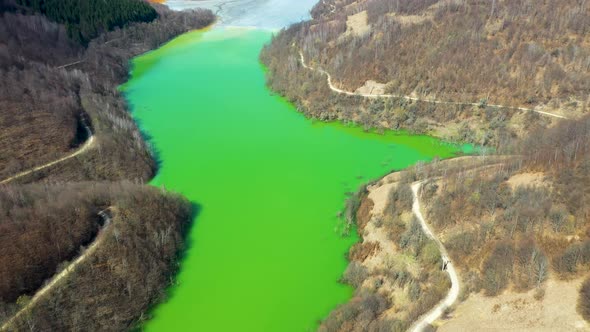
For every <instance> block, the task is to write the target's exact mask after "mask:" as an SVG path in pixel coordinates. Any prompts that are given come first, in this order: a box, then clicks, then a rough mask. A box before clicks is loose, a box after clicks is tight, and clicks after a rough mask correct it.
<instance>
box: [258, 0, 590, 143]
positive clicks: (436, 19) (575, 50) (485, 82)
mask: <svg viewBox="0 0 590 332" xmlns="http://www.w3.org/2000/svg"><path fill="white" fill-rule="evenodd" d="M492 7H493V8H492ZM333 8H336V10H335V11H334V12H333V13H332V9H333ZM363 11H367V13H368V16H367V17H368V18H367V24H368V25H369V26H370V32H368V33H364V34H361V35H355V34H347V33H346V29H347V27H346V26H347V25H346V21H347V19H349V18H350V17H351V16H352V15H355V14H357V13H359V12H363ZM312 14H313V19H312V20H311V21H308V22H303V23H300V24H296V25H293V26H291V27H289V28H288V29H285V30H283V31H282V32H281V33H279V34H278V35H277V36H276V37H275V38H274V39H273V41H272V43H271V44H270V45H268V46H267V47H265V49H264V50H263V53H262V55H261V59H262V61H263V62H264V63H265V64H266V65H267V66H268V67H269V76H268V83H269V85H270V86H271V87H272V88H273V89H274V90H276V91H278V92H279V93H281V94H283V95H284V96H286V97H287V98H288V99H289V100H291V101H293V102H294V103H295V104H296V106H297V107H298V109H299V110H301V111H302V112H304V113H305V114H306V115H309V116H312V117H315V118H318V119H322V120H334V119H339V120H343V121H354V122H356V123H359V124H361V125H362V126H364V127H367V128H371V127H377V128H390V129H399V128H405V129H410V130H411V131H413V132H417V133H424V132H428V133H432V134H435V135H437V136H442V137H445V138H448V139H451V140H455V141H457V140H459V141H469V142H475V143H478V144H485V145H493V146H500V145H502V144H504V142H505V141H506V140H507V139H509V138H511V137H515V136H518V137H523V136H525V134H526V133H528V132H530V131H532V130H534V129H535V128H536V127H537V126H547V125H548V124H549V123H547V121H548V119H541V118H539V116H538V115H535V114H527V113H524V112H522V111H517V110H511V109H497V108H495V107H489V106H488V105H491V104H501V105H506V106H522V107H528V108H534V107H537V106H540V107H545V108H548V109H553V108H559V109H560V110H559V111H558V112H562V113H566V112H567V114H568V115H570V116H571V115H575V114H579V113H580V112H585V111H586V110H587V106H588V103H590V100H588V95H589V92H590V86H588V82H590V77H589V76H588V74H587V73H588V72H589V68H588V64H589V63H590V62H589V60H588V59H590V47H589V46H588V45H590V40H589V39H588V34H587V29H588V28H587V27H588V26H590V5H588V4H587V3H584V2H579V1H576V0H568V1H560V2H559V3H554V2H550V1H542V2H535V4H534V5H533V4H529V3H527V2H526V1H523V0H510V1H508V0H505V1H494V2H491V1H489V2H481V1H471V0H470V1H443V0H439V1H436V0H428V1H415V0H400V1H395V2H392V1H389V0H345V1H337V0H330V1H322V2H320V3H319V4H318V5H317V6H316V7H315V8H314V10H313V11H312ZM408 17H409V18H413V19H403V18H408ZM417 18H420V19H417ZM408 22H417V23H411V24H408ZM299 51H302V52H303V53H304V55H305V58H306V61H307V62H308V63H310V64H312V65H313V66H314V67H316V68H323V69H325V70H327V71H328V72H330V73H331V75H332V78H333V83H334V84H336V85H337V86H339V87H341V88H343V89H345V90H348V91H355V90H357V88H359V87H361V86H363V85H365V83H366V82H367V81H369V80H373V81H377V82H381V83H386V91H387V92H389V93H393V94H396V95H406V96H409V95H411V96H415V97H418V98H424V99H438V100H445V101H459V102H469V103H479V106H478V107H475V106H459V105H434V104H431V103H429V102H409V101H407V100H405V99H399V100H398V99H395V98H388V99H387V100H379V99H371V100H367V98H362V97H356V96H342V95H338V94H335V93H334V92H332V91H331V90H330V89H329V88H328V86H327V84H326V78H325V76H324V75H321V74H320V73H317V72H312V71H309V70H306V69H305V68H303V66H302V65H301V64H300V63H299V56H298V52H299ZM285 69H288V70H285Z"/></svg>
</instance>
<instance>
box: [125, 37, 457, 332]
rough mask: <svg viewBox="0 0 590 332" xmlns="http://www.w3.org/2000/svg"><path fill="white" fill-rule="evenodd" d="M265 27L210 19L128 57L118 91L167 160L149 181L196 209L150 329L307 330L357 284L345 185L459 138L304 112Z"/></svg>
mask: <svg viewBox="0 0 590 332" xmlns="http://www.w3.org/2000/svg"><path fill="white" fill-rule="evenodd" d="M270 37H271V32H270V31H268V30H263V29H252V28H250V29H245V28H231V27H224V26H218V27H215V28H213V29H211V30H207V31H196V32H192V33H188V34H185V35H183V36H181V37H179V38H177V39H175V40H173V41H172V42H170V43H168V44H167V45H165V46H164V47H162V48H160V49H158V50H156V51H153V52H150V53H147V54H145V55H143V56H140V57H138V58H136V59H135V60H134V61H133V64H134V66H133V71H132V77H131V80H130V81H129V82H128V84H126V86H125V93H126V95H127V98H128V100H129V103H130V105H131V107H132V110H133V114H134V117H135V118H136V119H137V121H138V123H139V124H140V126H141V128H142V130H143V131H144V132H146V133H147V134H148V135H149V136H150V142H151V144H153V146H154V148H155V150H157V152H158V156H159V158H160V160H161V168H160V170H159V173H158V175H157V177H156V178H155V179H154V180H153V182H152V184H153V185H155V186H163V187H165V188H166V189H168V190H172V191H175V192H179V193H181V194H183V195H185V196H186V197H188V198H189V199H190V200H191V201H193V202H195V203H196V204H198V206H199V211H198V214H197V216H196V217H195V220H194V223H193V225H192V227H191V229H190V232H189V234H188V239H187V242H188V250H187V253H186V255H185V256H184V258H183V259H182V261H181V268H180V272H179V274H178V275H177V283H176V284H175V286H173V287H171V289H169V290H168V294H169V297H168V299H167V300H166V301H165V302H164V303H162V304H160V305H158V306H157V307H156V308H155V309H154V310H153V311H152V316H153V318H152V319H151V320H149V321H148V322H147V323H146V326H145V328H146V329H147V330H148V331H282V332H287V331H297V332H300V331H309V330H313V329H315V328H317V326H318V322H319V321H320V320H321V319H322V318H324V317H326V316H327V315H328V313H329V312H330V311H331V310H333V309H334V308H335V307H336V306H337V305H338V304H341V303H344V302H346V301H347V300H348V299H349V298H350V297H351V295H352V293H353V290H352V289H351V288H350V287H348V286H345V285H343V284H341V283H339V282H338V280H339V279H340V277H341V276H342V273H343V272H344V270H345V268H346V265H347V260H346V258H345V257H346V254H347V252H348V249H349V248H350V246H351V245H352V244H353V243H354V242H355V241H357V240H358V239H357V238H356V237H355V236H354V235H350V236H348V237H345V236H342V235H341V232H342V227H343V222H342V220H341V219H340V218H339V217H338V213H339V211H341V210H342V209H343V207H344V202H345V200H346V197H347V193H349V192H353V191H356V190H357V188H358V187H359V185H360V184H362V183H364V182H367V181H368V180H370V179H374V178H376V177H379V176H381V175H384V174H385V173H387V172H389V171H391V170H392V169H401V168H404V167H407V166H409V165H412V164H414V163H416V162H417V161H420V160H429V159H431V158H433V157H434V156H439V157H441V158H444V157H449V156H451V155H452V154H453V153H454V152H455V151H457V148H456V147H453V146H451V145H448V144H444V143H441V142H439V141H437V140H436V139H433V138H430V137H426V136H412V135H408V134H405V133H401V132H387V133H385V134H376V133H366V132H364V131H363V130H362V129H360V128H358V127H354V126H347V125H343V124H339V123H322V122H318V121H312V120H309V119H306V118H305V117H304V116H303V115H301V114H300V113H298V112H297V111H296V110H295V108H294V107H293V105H291V104H289V103H288V102H286V101H285V100H284V99H283V98H281V97H279V96H277V95H275V94H273V93H272V92H271V91H269V89H268V88H267V87H266V86H265V76H264V75H265V74H264V68H263V67H262V66H261V64H260V63H259V60H258V55H259V52H260V50H261V48H262V46H263V45H264V44H265V43H267V42H269V40H270Z"/></svg>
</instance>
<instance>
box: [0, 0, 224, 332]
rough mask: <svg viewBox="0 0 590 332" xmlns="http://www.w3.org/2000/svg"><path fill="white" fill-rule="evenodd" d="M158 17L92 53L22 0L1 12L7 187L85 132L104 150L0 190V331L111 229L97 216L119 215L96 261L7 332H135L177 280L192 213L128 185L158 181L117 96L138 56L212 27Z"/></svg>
mask: <svg viewBox="0 0 590 332" xmlns="http://www.w3.org/2000/svg"><path fill="white" fill-rule="evenodd" d="M133 1H135V0H130V1H128V3H131V2H133ZM18 3H20V4H24V3H28V2H26V1H25V2H22V1H21V2H18ZM105 3H106V2H105ZM70 4H71V3H70ZM129 8H132V7H129ZM154 8H155V9H156V11H157V13H158V18H157V19H155V20H153V21H151V22H149V23H133V24H126V23H125V24H122V25H121V26H125V28H124V29H118V28H116V29H115V30H114V31H111V32H105V33H102V34H100V35H99V36H98V37H97V38H96V39H94V40H91V41H90V42H89V43H88V44H87V45H86V43H84V44H79V43H76V42H74V41H72V40H71V39H70V38H69V37H68V31H67V30H66V28H65V27H64V26H62V25H59V24H56V23H53V22H50V21H49V20H48V19H47V18H45V17H44V16H40V15H38V14H33V13H32V12H31V11H30V10H29V9H27V8H25V7H22V6H21V5H17V2H16V1H13V0H6V1H2V2H0V40H2V42H1V43H0V77H2V78H3V79H2V80H1V82H0V108H1V109H2V112H0V180H3V179H5V178H7V177H9V176H11V175H14V174H15V173H17V172H19V171H22V170H25V169H30V168H32V167H34V166H39V165H42V164H45V163H47V162H49V161H52V160H55V159H59V158H61V157H63V156H65V155H67V154H68V153H70V152H71V150H72V149H76V148H77V147H78V146H79V145H80V144H82V142H83V141H85V140H86V139H88V132H87V130H86V126H88V127H90V129H91V131H92V133H93V135H94V136H95V142H96V144H94V145H93V147H92V149H90V150H88V151H87V152H85V153H83V154H81V155H79V156H77V157H76V158H72V159H68V160H67V161H64V162H62V163H58V164H56V165H53V166H51V167H49V168H46V169H43V170H42V171H38V172H34V173H33V174H30V175H27V176H25V177H22V178H19V179H18V181H13V182H14V183H12V184H9V185H8V186H6V185H3V186H0V250H2V252H3V255H2V256H1V257H0V322H2V321H4V320H5V319H8V318H10V317H11V316H12V315H13V314H14V313H15V312H16V311H18V310H19V309H20V308H22V307H23V306H26V305H27V303H28V301H29V299H30V297H31V296H32V295H34V294H35V293H36V291H37V290H38V289H39V288H40V287H41V286H42V284H43V283H44V282H46V281H47V280H48V278H49V277H51V276H52V275H54V274H55V273H56V272H58V271H59V270H61V269H63V268H64V267H65V266H67V265H68V260H71V259H73V258H75V257H76V256H77V255H78V254H79V253H80V252H81V251H82V250H83V247H84V246H86V245H88V244H89V243H91V242H93V241H94V240H95V238H96V235H97V234H98V232H99V229H101V226H102V223H103V222H105V218H104V216H103V217H101V216H99V214H98V212H99V211H102V210H104V209H107V208H113V209H114V208H116V211H117V213H116V214H115V215H114V217H113V220H112V222H111V225H110V226H109V227H108V228H105V229H104V230H103V231H104V234H103V235H101V239H104V240H102V241H101V242H100V245H99V246H98V247H97V249H96V251H94V252H92V254H91V257H89V259H86V260H84V261H83V262H82V263H81V264H80V265H79V266H78V268H77V269H75V270H74V272H72V274H71V275H68V276H67V277H66V278H65V279H66V280H64V281H63V282H60V283H58V284H56V286H55V288H51V290H49V291H48V292H47V293H44V295H43V296H42V297H40V298H39V301H38V302H34V304H33V305H32V306H30V307H29V308H27V310H26V311H25V312H23V314H22V315H20V316H18V318H17V319H16V320H15V321H13V324H12V326H11V329H12V328H14V329H15V330H39V331H53V330H55V331H65V330H127V329H130V328H132V327H134V326H136V325H137V324H138V323H140V321H141V320H143V319H146V318H147V316H146V315H145V312H146V310H147V309H148V308H149V306H150V305H152V304H153V303H154V302H156V301H158V300H161V298H162V296H163V294H164V293H163V289H164V288H165V287H166V286H167V285H168V284H169V283H170V281H171V280H172V276H173V273H174V271H175V267H176V265H175V264H176V263H175V262H176V258H177V257H176V256H177V254H178V251H179V249H180V248H181V247H182V245H183V235H184V233H185V230H186V227H187V223H188V221H189V220H190V219H191V210H192V209H191V205H190V203H188V202H186V201H185V200H184V199H183V198H181V197H179V196H176V195H171V194H168V193H165V192H163V191H161V190H159V189H156V188H150V187H144V186H140V185H137V184H131V183H129V182H126V181H128V180H132V181H134V183H140V182H143V181H146V180H148V179H150V178H151V177H152V176H153V174H154V172H155V170H156V161H155V160H154V158H155V157H154V156H153V152H152V151H151V150H150V148H149V146H148V145H147V143H146V142H145V141H144V139H143V135H142V134H141V133H140V132H139V130H138V128H137V125H136V124H135V123H134V122H133V120H132V119H131V117H130V115H129V113H128V111H127V110H128V107H127V104H126V102H125V100H124V98H123V95H122V94H121V93H120V92H119V91H118V86H119V85H120V84H121V83H123V82H124V81H125V80H126V79H127V76H128V70H129V67H128V66H129V60H130V59H131V58H132V57H133V56H136V55H138V54H141V53H143V52H146V51H148V50H150V49H153V48H155V47H158V46H159V45H161V44H162V43H164V42H166V41H168V40H169V39H171V38H173V37H175V36H177V35H179V34H181V33H183V32H186V31H188V30H191V29H196V28H201V27H204V26H206V25H208V24H210V23H212V22H213V20H214V18H215V17H214V15H213V14H212V13H211V12H210V11H201V10H198V11H189V12H173V11H170V10H168V9H167V7H164V6H160V5H154ZM54 9H55V8H53V10H54ZM54 14H55V12H54ZM69 14H71V13H69ZM111 14H112V13H111ZM114 14H115V15H124V13H114ZM119 23H121V22H119ZM119 23H116V24H115V25H118V24H119ZM127 23H128V22H127ZM100 29H102V28H99V30H100ZM101 31H102V30H101ZM40 180H43V182H44V184H42V185H41V184H27V185H23V183H33V182H39V181H40ZM99 180H101V181H102V180H110V181H117V180H126V181H123V182H108V183H105V182H99ZM71 181H84V182H76V183H74V182H71ZM56 182H59V184H56Z"/></svg>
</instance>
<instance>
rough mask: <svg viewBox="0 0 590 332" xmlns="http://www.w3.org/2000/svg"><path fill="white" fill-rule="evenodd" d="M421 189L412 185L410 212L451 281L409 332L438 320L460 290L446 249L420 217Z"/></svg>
mask: <svg viewBox="0 0 590 332" xmlns="http://www.w3.org/2000/svg"><path fill="white" fill-rule="evenodd" d="M421 187H422V182H416V183H414V184H413V185H412V194H413V196H414V203H413V205H412V212H413V213H414V215H415V216H416V218H417V219H418V221H420V226H422V230H423V231H424V233H425V234H426V236H428V237H429V238H431V239H432V240H434V241H435V242H436V245H437V246H438V249H439V250H440V254H441V257H442V260H443V262H448V263H447V266H446V270H445V271H446V272H447V273H448V274H449V278H450V279H451V289H450V290H449V293H448V294H447V297H445V298H444V299H443V300H442V301H441V302H440V303H439V304H437V305H436V306H435V307H434V308H432V309H431V310H430V311H429V312H428V313H426V314H425V315H423V316H422V317H420V319H419V320H418V321H417V322H416V323H414V324H413V325H412V327H411V328H410V331H412V332H421V331H423V330H424V328H425V327H426V326H428V325H430V324H432V323H433V322H434V321H436V320H437V319H439V318H440V317H441V316H442V315H443V313H444V312H445V310H446V309H447V308H449V307H451V306H452V305H453V304H454V303H455V302H456V301H457V298H458V297H459V290H460V286H459V276H458V275H457V271H455V267H454V266H453V264H452V262H451V261H450V259H449V255H448V253H447V249H446V248H445V246H444V245H443V244H442V242H440V240H439V239H438V238H437V237H436V236H435V235H434V233H433V232H432V230H431V229H430V227H429V226H428V224H427V223H426V220H425V219H424V216H423V215H422V211H421V208H420V195H419V193H420V188H421Z"/></svg>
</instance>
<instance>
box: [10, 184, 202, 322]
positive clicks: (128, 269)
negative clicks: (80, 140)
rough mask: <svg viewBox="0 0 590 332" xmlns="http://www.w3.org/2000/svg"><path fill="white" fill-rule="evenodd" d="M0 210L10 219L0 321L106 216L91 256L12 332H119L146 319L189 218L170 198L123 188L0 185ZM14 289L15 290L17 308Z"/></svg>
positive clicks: (185, 205)
mask: <svg viewBox="0 0 590 332" xmlns="http://www.w3.org/2000/svg"><path fill="white" fill-rule="evenodd" d="M55 198H58V199H64V200H60V201H57V202H56V201H54V199H55ZM0 204H1V206H2V207H3V208H6V209H3V210H2V213H3V214H4V212H5V211H6V215H8V216H9V218H6V216H4V215H3V216H2V219H1V220H2V222H1V223H0V228H1V229H2V230H3V231H6V232H7V233H5V232H3V233H2V237H1V238H0V241H1V242H0V247H1V248H2V250H4V253H5V254H4V255H3V256H2V270H0V273H1V274H2V279H1V280H2V284H1V285H0V286H1V287H0V296H1V298H2V300H3V301H4V303H3V302H2V301H0V321H2V320H3V319H6V318H9V317H11V315H12V314H13V313H14V312H15V311H16V310H18V307H19V305H26V303H27V301H29V300H30V296H27V295H28V294H31V293H30V292H26V290H27V287H30V288H31V289H33V285H37V286H39V285H40V284H41V283H42V281H43V278H46V277H48V276H50V275H52V274H53V272H55V271H56V270H60V269H62V268H65V267H66V266H67V261H68V260H70V259H72V258H74V257H75V255H76V254H78V253H79V251H80V250H81V245H86V244H88V243H89V242H90V241H91V240H92V238H93V235H95V234H96V232H97V230H98V229H99V227H101V226H102V225H101V223H102V222H103V221H104V220H101V218H100V217H99V216H98V215H97V213H98V212H99V211H100V210H102V209H104V208H108V207H110V208H111V210H112V212H111V214H112V220H111V222H110V225H109V226H107V227H104V229H103V231H104V232H105V234H104V235H103V237H104V240H103V241H102V243H101V244H100V246H99V247H98V249H97V251H96V252H94V253H93V254H92V255H91V256H90V257H89V258H88V259H86V260H85V261H84V262H83V263H82V264H81V265H80V266H78V268H77V269H76V270H74V272H72V274H71V275H70V276H69V277H68V279H67V281H66V282H62V283H60V284H58V285H57V286H56V288H55V289H53V290H52V292H51V294H48V295H46V296H44V297H43V298H42V299H41V300H40V301H39V302H38V303H37V304H36V305H35V306H33V307H32V309H31V310H30V312H28V313H26V314H24V315H21V316H19V318H18V319H17V320H16V322H14V323H13V327H14V328H15V330H19V331H20V330H34V331H64V330H92V331H99V330H100V331H103V330H116V331H122V330H128V329H130V328H132V327H135V326H136V325H137V324H139V323H141V321H142V320H143V319H147V318H148V316H147V315H145V312H146V310H147V309H148V308H149V306H150V305H151V304H153V303H154V302H156V301H161V300H163V299H164V297H165V292H164V288H165V287H166V286H168V285H169V284H170V282H171V280H173V276H174V273H175V271H176V269H177V265H176V260H177V258H178V255H179V252H180V251H181V249H182V248H183V243H184V235H185V234H186V231H187V227H189V225H190V221H191V218H192V210H193V208H192V207H191V204H190V203H189V202H187V201H186V200H184V199H183V198H181V197H179V196H176V195H172V194H167V193H163V192H162V191H161V190H160V189H157V188H152V187H147V186H141V185H136V184H132V183H130V182H120V183H91V182H82V183H75V184H63V185H54V186H51V187H47V186H45V185H37V184H35V185H25V186H20V187H7V188H3V189H2V191H1V192H0ZM5 218H6V219H5ZM23 249H25V252H24V253H23ZM18 287H21V288H18ZM13 289H19V290H20V291H21V292H23V295H20V297H19V299H18V301H14V298H15V296H16V295H18V294H15V293H14V292H13V291H12V290H13ZM15 302H16V304H15Z"/></svg>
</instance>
